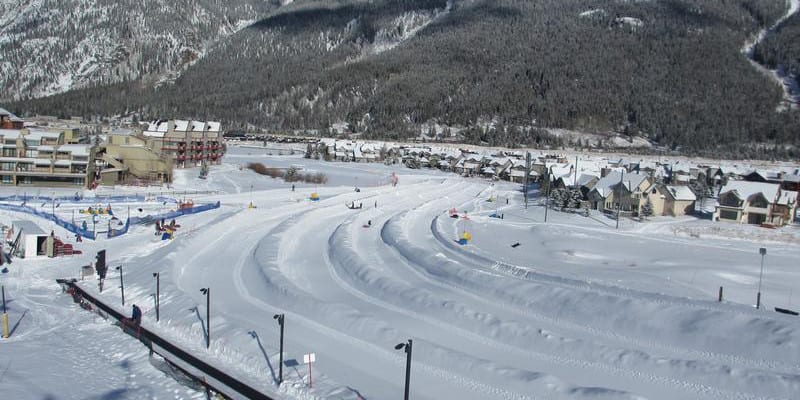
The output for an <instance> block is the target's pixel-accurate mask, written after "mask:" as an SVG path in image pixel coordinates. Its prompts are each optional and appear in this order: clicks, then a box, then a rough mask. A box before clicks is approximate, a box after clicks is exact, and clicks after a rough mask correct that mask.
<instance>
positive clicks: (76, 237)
mask: <svg viewBox="0 0 800 400" xmlns="http://www.w3.org/2000/svg"><path fill="white" fill-rule="evenodd" d="M75 241H76V242H78V243H80V242H83V239H81V234H80V233H78V234H76V235H75Z"/></svg>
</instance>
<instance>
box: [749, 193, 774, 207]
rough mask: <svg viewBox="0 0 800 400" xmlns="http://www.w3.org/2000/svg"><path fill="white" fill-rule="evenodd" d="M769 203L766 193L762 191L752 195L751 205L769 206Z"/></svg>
mask: <svg viewBox="0 0 800 400" xmlns="http://www.w3.org/2000/svg"><path fill="white" fill-rule="evenodd" d="M768 206H769V203H768V202H767V199H766V198H764V195H762V194H761V193H757V194H755V195H753V196H752V197H750V207H758V208H767V207H768Z"/></svg>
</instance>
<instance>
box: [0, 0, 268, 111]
mask: <svg viewBox="0 0 800 400" xmlns="http://www.w3.org/2000/svg"><path fill="white" fill-rule="evenodd" d="M272 7H274V5H273V4H271V3H269V2H266V1H258V0H226V1H221V0H201V1H193V0H66V1H65V0H0V88H2V91H1V92H0V100H13V99H19V98H26V97H41V96H46V95H50V94H54V93H61V92H65V91H67V90H71V89H78V88H85V87H90V86H95V85H102V84H109V83H117V82H121V81H129V80H137V79H140V78H141V79H143V81H144V82H146V83H158V82H159V81H164V80H172V79H174V78H175V77H176V76H177V75H179V74H180V72H181V71H182V70H184V69H185V68H186V67H188V66H189V65H191V64H192V63H193V62H195V61H196V60H197V59H198V58H199V57H202V56H203V54H205V52H206V51H207V49H208V48H209V46H211V45H213V44H214V43H216V42H217V41H218V40H220V39H222V38H224V37H226V36H228V35H230V34H231V33H234V32H236V31H237V30H239V29H241V28H242V27H244V26H246V25H248V24H249V23H250V22H252V21H253V20H254V19H255V18H256V16H257V15H258V14H259V12H263V11H264V10H266V9H269V8H272Z"/></svg>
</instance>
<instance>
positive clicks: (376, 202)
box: [375, 200, 378, 208]
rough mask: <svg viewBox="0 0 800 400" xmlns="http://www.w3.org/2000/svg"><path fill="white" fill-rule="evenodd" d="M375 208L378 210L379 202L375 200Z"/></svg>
mask: <svg viewBox="0 0 800 400" xmlns="http://www.w3.org/2000/svg"><path fill="white" fill-rule="evenodd" d="M375 208H378V200H375Z"/></svg>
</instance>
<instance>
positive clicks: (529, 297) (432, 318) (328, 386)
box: [0, 148, 800, 399]
mask: <svg viewBox="0 0 800 400" xmlns="http://www.w3.org/2000/svg"><path fill="white" fill-rule="evenodd" d="M253 161H257V162H262V163H264V164H266V165H268V166H289V165H302V167H303V168H304V169H306V170H314V171H321V172H325V173H326V174H328V175H329V177H330V180H329V183H328V184H327V185H300V184H298V185H297V186H296V189H295V191H292V190H291V184H287V183H284V182H282V181H279V180H273V179H271V178H268V177H262V176H258V175H256V174H255V173H253V172H252V171H249V170H247V169H242V170H240V169H239V166H240V165H242V164H244V163H246V162H253ZM392 172H394V173H397V174H398V176H399V181H400V183H399V185H398V186H397V187H392V186H391V185H390V184H389V177H390V176H391V173H392ZM176 175H177V176H176V179H175V185H174V186H175V188H174V189H176V190H187V189H192V190H209V191H217V193H212V194H208V195H197V196H195V198H193V200H194V201H195V202H205V201H217V200H219V201H221V202H222V207H221V208H220V209H218V210H214V211H210V212H206V213H201V214H196V215H191V216H186V217H181V218H179V219H178V223H180V224H181V225H182V227H181V228H180V229H179V230H178V233H177V235H176V238H175V239H174V240H171V241H161V240H159V238H157V237H156V236H154V235H153V229H152V227H149V226H148V227H142V226H136V227H134V228H132V231H131V233H129V234H128V235H126V236H123V237H120V238H115V239H101V240H99V241H98V242H89V241H84V242H83V243H81V244H78V246H77V247H78V248H79V249H81V250H83V251H84V254H83V255H81V256H74V257H71V258H64V259H46V258H45V259H36V260H20V259H15V260H14V263H13V264H11V265H8V266H7V267H8V268H9V272H8V273H5V274H0V282H2V284H3V285H4V286H5V288H6V297H7V299H9V303H8V306H9V316H10V321H11V324H12V326H14V327H15V329H14V333H13V335H12V337H11V338H10V339H5V340H0V393H2V394H3V395H2V398H9V399H12V398H13V399H110V398H113V399H144V398H148V399H150V398H159V399H165V398H203V397H204V396H205V395H204V394H203V393H201V392H198V391H196V389H193V388H191V387H187V386H184V385H182V384H180V383H179V382H178V381H177V380H175V379H173V378H172V377H170V376H169V375H168V374H165V373H164V372H162V371H164V370H165V368H164V366H163V362H161V361H160V360H158V359H157V358H149V357H148V352H147V350H146V348H145V347H144V346H142V345H141V344H139V343H138V342H136V341H135V340H134V339H132V338H130V337H128V336H125V335H121V334H120V331H119V329H118V328H115V327H114V326H113V325H112V324H111V323H110V322H108V321H105V320H103V319H102V318H100V317H98V316H96V315H94V314H91V313H89V312H86V311H83V310H81V309H80V308H79V307H78V306H77V305H75V304H73V303H72V301H71V299H70V298H69V297H68V296H66V295H64V294H61V293H60V288H59V286H58V285H57V284H56V283H55V278H59V277H74V276H77V274H78V268H79V266H80V265H85V264H88V263H89V262H91V261H92V260H93V255H94V253H95V252H96V251H97V250H99V249H106V250H107V251H108V259H109V263H110V265H111V266H112V269H111V270H110V271H109V277H108V282H107V283H106V288H105V290H104V291H103V292H102V293H98V294H97V295H98V296H99V297H100V298H102V299H104V300H105V301H106V302H108V303H109V304H112V305H116V306H118V309H119V310H122V311H124V312H126V313H129V309H128V308H127V307H126V308H123V307H122V306H121V304H120V294H121V293H120V289H119V288H118V287H117V286H118V285H117V282H118V279H119V275H118V272H117V271H116V270H114V269H113V267H114V266H117V265H120V264H122V265H123V271H124V274H125V275H124V279H125V296H126V305H128V306H129V305H130V304H131V303H136V304H139V305H141V306H142V309H143V310H144V318H143V324H144V325H145V326H147V327H148V328H150V329H152V330H154V331H156V332H159V333H160V334H162V335H163V336H165V337H167V338H168V339H170V340H172V341H173V342H175V343H179V344H180V345H181V346H183V347H184V348H186V349H188V350H190V351H192V352H193V354H195V355H196V356H198V357H200V358H202V359H204V360H206V361H208V362H211V363H213V364H214V365H216V366H217V367H219V368H221V369H223V370H225V371H228V372H230V373H231V374H233V375H235V376H237V377H239V378H240V379H242V380H244V381H246V382H248V383H249V384H251V385H253V386H255V387H257V388H259V389H260V390H262V391H263V392H265V393H268V394H270V395H271V396H274V397H276V398H280V399H310V398H325V399H383V398H400V397H401V396H402V392H403V380H404V372H405V371H404V368H405V354H404V353H403V352H402V351H398V350H394V346H395V345H396V344H398V343H401V342H405V341H406V340H407V339H413V341H414V346H413V357H412V358H413V364H412V368H411V397H412V398H414V399H641V398H646V399H795V398H797V395H798V393H800V375H798V371H799V370H800V369H798V368H800V362H798V360H800V318H798V317H793V316H789V315H784V314H779V313H776V312H774V311H772V310H773V308H774V307H776V306H777V307H784V308H790V309H797V308H800V307H798V302H800V299H798V298H796V297H797V296H795V295H794V293H793V289H794V288H796V287H797V286H798V283H800V272H798V270H797V260H798V256H800V229H798V228H797V227H796V226H790V227H786V228H782V229H777V230H768V229H762V228H755V227H750V226H737V225H727V224H719V223H712V222H710V221H699V220H694V219H688V218H684V219H672V218H652V219H651V220H650V221H648V222H645V223H639V222H635V221H632V220H622V221H621V226H620V228H619V229H618V230H617V229H615V225H616V221H614V220H611V219H608V218H606V217H604V216H602V215H595V214H592V215H590V216H589V217H584V216H581V215H576V214H568V213H560V212H556V211H554V210H550V211H548V214H547V222H544V216H545V211H544V209H543V208H542V207H541V206H539V205H538V204H536V202H534V203H531V205H530V207H529V208H527V209H525V207H524V205H523V203H522V201H523V199H522V196H521V193H520V192H519V190H518V189H519V188H518V186H517V185H511V184H508V183H495V184H492V183H491V182H488V181H485V180H482V179H465V178H461V177H457V176H455V175H452V174H444V173H439V172H435V171H432V172H431V171H415V170H409V169H405V168H402V167H396V166H384V165H379V164H353V163H347V164H345V163H325V162H322V161H315V160H307V159H303V158H302V157H301V156H299V155H293V156H292V155H288V156H287V155H284V156H277V155H273V156H268V155H265V154H264V152H263V150H258V149H251V148H231V152H230V154H228V155H226V158H225V163H224V164H223V165H221V166H215V167H213V168H212V169H211V172H210V175H209V178H208V179H207V180H200V179H198V178H197V175H198V170H197V169H193V170H180V171H178V172H177V174H176ZM251 186H252V188H253V189H252V191H251V189H250V188H251ZM354 186H358V187H359V188H360V189H361V191H360V192H356V191H354V190H353V188H354ZM315 191H316V192H317V193H319V195H320V198H321V200H320V201H319V202H312V201H309V200H308V197H309V196H310V194H311V193H312V192H315ZM489 199H491V200H492V201H488V200H489ZM251 201H252V202H253V203H254V204H255V205H256V207H257V208H255V209H249V208H247V205H248V204H249V203H250V202H251ZM351 202H356V203H362V204H363V208H362V209H360V210H351V209H349V208H347V207H346V206H345V204H348V203H351ZM376 205H377V207H376ZM134 206H135V205H134ZM152 206H153V207H157V205H155V204H154V205H152ZM61 207H66V206H65V205H62V206H61ZM454 207H455V208H457V209H458V210H459V216H460V217H459V218H450V216H449V214H448V212H447V210H448V209H450V208H454ZM493 213H497V214H502V215H503V217H504V218H503V219H497V218H490V217H489V215H490V214H493ZM464 216H466V217H467V218H463V217H464ZM19 218H29V219H30V218H32V217H29V216H25V215H22V214H16V213H11V212H7V211H2V212H0V221H1V222H3V223H6V224H8V223H9V221H11V220H15V219H19ZM32 220H33V221H34V222H37V223H38V224H39V225H40V226H42V228H44V229H47V230H48V231H49V230H50V229H55V231H56V234H57V235H59V236H61V237H66V238H68V239H69V238H70V235H69V234H67V233H66V232H65V231H63V230H60V229H59V228H58V227H51V226H50V225H49V223H48V222H45V221H43V220H36V219H32ZM464 232H469V233H470V234H471V235H472V238H473V239H472V241H471V242H470V243H469V244H467V245H466V246H461V245H459V244H457V243H456V242H455V239H457V238H459V237H460V236H461V235H462V234H463V233H464ZM68 241H70V242H74V240H68ZM516 243H519V245H518V246H516V247H512V245H513V244H516ZM759 247H766V248H767V251H768V253H767V256H766V258H765V268H764V275H763V282H762V286H761V291H762V294H763V297H762V303H763V306H764V307H762V309H760V310H757V309H755V308H754V307H753V304H754V302H755V297H756V292H757V290H758V282H759V270H760V262H761V256H760V255H759V253H758V249H759ZM154 272H160V274H161V275H160V279H161V321H160V322H156V321H155V315H154V310H153V297H152V296H153V293H154V292H155V280H154V278H153V276H152V274H153V273H154ZM81 285H82V286H83V287H84V288H85V289H86V290H88V291H90V292H94V293H97V282H96V280H95V278H87V280H85V281H83V282H82V283H81ZM720 286H724V287H725V301H723V302H722V303H718V302H717V301H716V297H717V292H718V289H719V287H720ZM203 287H210V288H211V347H210V349H208V350H206V348H205V342H204V340H205V339H204V331H203V329H204V328H203V327H204V326H205V322H206V321H205V313H206V308H205V301H206V299H205V297H204V295H203V294H202V293H201V292H200V291H199V289H200V288H203ZM276 313H285V314H286V344H285V345H286V355H285V358H286V359H288V360H297V361H299V362H300V365H297V366H287V367H285V368H284V378H285V381H284V383H283V384H282V385H280V386H278V385H276V383H275V382H276V381H275V379H274V377H275V375H276V374H277V371H278V368H277V363H278V339H279V329H278V325H277V324H276V323H275V321H274V320H273V319H272V316H273V314H276ZM310 352H315V353H316V358H317V362H316V364H315V365H314V367H313V382H314V384H313V388H308V387H307V381H308V379H307V374H308V370H307V369H306V367H305V366H304V365H302V359H303V354H306V353H310ZM289 365H292V363H289ZM6 396H8V397H6Z"/></svg>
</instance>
